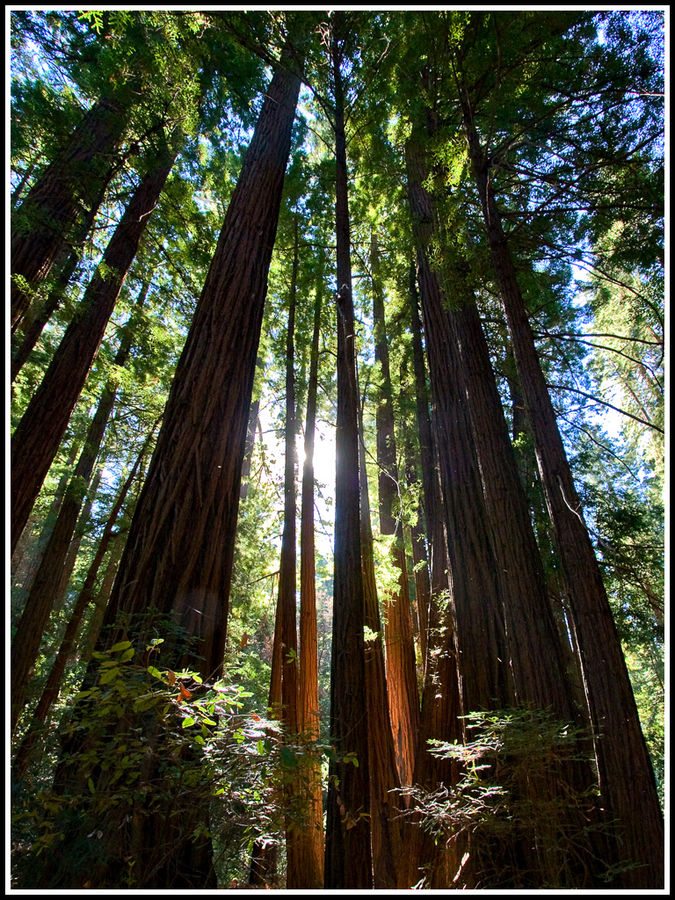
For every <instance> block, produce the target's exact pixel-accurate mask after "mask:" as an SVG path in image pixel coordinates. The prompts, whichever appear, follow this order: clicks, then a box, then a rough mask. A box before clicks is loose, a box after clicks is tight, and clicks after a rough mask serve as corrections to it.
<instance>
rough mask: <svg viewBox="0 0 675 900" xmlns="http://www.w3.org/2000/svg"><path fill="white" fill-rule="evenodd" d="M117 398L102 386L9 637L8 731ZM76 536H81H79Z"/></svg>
mask: <svg viewBox="0 0 675 900" xmlns="http://www.w3.org/2000/svg"><path fill="white" fill-rule="evenodd" d="M148 287H149V283H148V285H147V286H145V287H144V288H143V290H142V291H141V294H140V296H139V298H138V300H137V302H136V307H137V308H139V307H141V306H142V305H143V303H144V301H145V295H146V294H147V290H148ZM132 340H133V324H129V325H127V327H126V328H125V330H124V333H123V335H122V339H121V342H120V346H119V349H118V351H117V353H116V355H115V359H114V364H115V365H116V366H124V365H125V364H126V362H127V359H128V358H129V354H130V352H131V346H132ZM116 396H117V388H116V386H115V382H114V380H110V381H109V382H108V384H107V385H106V387H105V388H104V390H103V394H102V395H101V398H100V400H99V403H98V406H97V408H96V412H95V413H94V416H93V418H92V420H91V422H90V424H89V428H88V429H87V435H86V437H85V439H84V447H83V448H82V452H81V453H80V458H79V459H78V461H77V465H76V466H75V470H74V472H73V477H72V479H71V481H70V484H69V485H68V489H67V490H66V494H65V497H64V500H63V503H62V504H61V508H60V510H59V514H58V517H57V519H56V523H55V525H54V529H53V531H52V533H51V535H50V537H49V541H48V542H47V545H46V547H45V550H44V553H43V555H42V560H41V561H40V566H39V568H38V570H37V572H36V575H35V579H34V581H33V584H32V586H31V589H30V593H29V594H28V598H27V600H26V605H25V606H24V610H23V614H22V616H21V620H20V621H19V623H18V625H17V630H16V633H15V635H14V638H13V640H12V715H11V726H12V730H14V727H15V726H16V723H17V720H18V717H19V715H20V714H21V710H22V708H23V704H24V701H25V698H26V693H27V690H28V683H29V675H30V671H31V670H32V668H33V666H34V665H35V660H36V658H37V655H38V650H39V648H40V642H41V640H42V638H43V635H44V632H45V629H46V627H47V623H48V621H49V616H50V614H51V612H52V609H54V608H55V607H56V606H57V605H58V601H59V599H60V596H61V592H62V591H65V588H66V585H67V580H68V578H69V577H70V572H71V571H72V567H73V565H74V562H75V560H74V559H72V553H71V550H72V547H71V543H72V541H73V537H74V535H75V532H76V525H77V523H78V517H79V516H80V512H81V510H82V506H83V503H84V502H85V498H86V497H87V493H89V503H90V505H91V503H92V502H93V494H94V493H95V490H94V491H92V490H91V489H90V488H91V486H90V481H91V476H92V472H93V471H94V465H95V463H96V459H97V457H98V454H99V452H100V449H101V443H102V441H103V435H104V433H105V430H106V426H107V424H108V420H109V419H110V415H111V413H112V410H113V406H114V404H115V398H116ZM79 537H80V538H81V534H80V535H79ZM78 543H79V542H78ZM76 549H77V548H75V550H76ZM69 557H70V559H69ZM64 581H65V582H66V583H65V584H64Z"/></svg>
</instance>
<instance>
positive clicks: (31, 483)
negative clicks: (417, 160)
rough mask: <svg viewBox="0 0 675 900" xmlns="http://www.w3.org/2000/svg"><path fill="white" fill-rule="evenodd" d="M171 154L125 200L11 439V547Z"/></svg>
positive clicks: (72, 404)
mask: <svg viewBox="0 0 675 900" xmlns="http://www.w3.org/2000/svg"><path fill="white" fill-rule="evenodd" d="M174 158H175V151H173V152H171V151H168V150H166V151H165V153H164V155H163V156H161V158H160V159H156V160H154V161H153V162H154V164H153V165H151V166H150V169H149V171H148V173H147V174H146V175H145V176H144V177H143V178H142V179H141V182H140V184H139V186H138V187H137V188H136V190H135V191H134V194H133V196H132V198H131V200H130V201H129V205H128V206H127V208H126V210H125V212H124V215H123V216H122V219H121V221H120V223H119V225H118V226H117V228H116V229H115V232H114V234H113V236H112V238H111V239H110V243H109V244H108V247H107V248H106V251H105V253H104V254H103V261H102V263H101V265H100V266H99V267H98V269H97V270H96V272H95V273H94V276H93V277H92V280H91V281H90V283H89V285H88V287H87V290H86V291H85V294H84V297H83V298H82V302H81V304H80V307H79V308H78V310H77V312H76V314H75V316H74V318H73V320H72V322H71V323H70V325H69V326H68V328H67V330H66V332H65V334H64V336H63V338H62V340H61V343H60V344H59V347H58V349H57V351H56V353H55V354H54V357H53V359H52V362H51V364H50V366H49V368H48V369H47V372H46V373H45V376H44V378H43V380H42V382H41V384H40V386H39V388H38V389H37V391H36V392H35V395H34V396H33V398H32V400H31V401H30V403H29V404H28V407H27V409H26V411H25V413H24V414H23V417H22V418H21V421H20V422H19V424H18V425H17V427H16V430H15V432H14V434H13V436H12V514H11V526H12V546H14V545H15V543H16V541H17V540H18V538H19V536H20V534H21V531H22V530H23V527H24V525H25V524H26V520H27V518H28V516H29V514H30V511H31V509H32V507H33V504H34V503H35V499H36V497H37V495H38V493H39V491H40V488H41V487H42V483H43V481H44V479H45V477H46V475H47V472H48V471H49V467H50V465H51V463H52V460H53V459H54V456H55V455H56V452H57V450H58V447H59V444H60V442H61V439H62V438H63V435H64V433H65V430H66V428H67V426H68V421H69V419H70V416H71V413H72V411H73V409H74V407H75V403H76V402H77V398H78V397H79V395H80V392H81V390H82V388H83V386H84V383H85V381H86V379H87V375H88V373H89V370H90V368H91V366H92V363H93V362H94V359H95V358H96V354H97V352H98V348H99V346H100V343H101V340H102V339H103V335H104V333H105V329H106V326H107V324H108V321H109V319H110V316H111V314H112V311H113V309H114V308H115V303H116V301H117V298H118V296H119V292H120V290H121V288H122V285H123V283H124V280H125V278H126V275H127V273H128V271H129V267H130V266H131V263H132V262H133V260H134V258H135V256H136V251H137V250H138V245H139V243H140V240H141V237H142V235H143V232H144V231H145V227H146V225H147V223H148V219H149V218H150V215H151V213H152V211H153V209H154V208H155V206H156V204H157V200H158V198H159V195H160V193H161V191H162V188H163V187H164V183H165V181H166V179H167V177H168V175H169V172H170V171H171V169H172V167H173V161H174Z"/></svg>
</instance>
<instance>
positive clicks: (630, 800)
mask: <svg viewBox="0 0 675 900" xmlns="http://www.w3.org/2000/svg"><path fill="white" fill-rule="evenodd" d="M462 112H463V124H464V130H465V136H466V140H467V145H468V150H469V157H470V160H471V164H472V167H473V172H474V177H475V180H476V185H477V188H478V193H479V197H480V200H481V204H482V210H483V218H484V222H485V229H486V234H487V238H488V243H489V246H490V251H491V254H492V261H493V265H494V271H495V277H496V279H497V284H498V286H499V291H500V295H501V299H502V303H503V306H504V311H505V314H506V320H507V324H508V327H509V333H510V336H511V341H512V344H513V351H514V355H515V359H516V364H517V366H518V374H519V378H520V384H521V387H522V391H523V397H524V399H525V404H526V408H527V415H528V419H529V421H530V425H531V428H532V434H533V436H534V440H535V446H536V455H537V466H538V469H539V474H540V477H541V481H542V485H543V487H544V491H545V495H546V502H547V505H548V511H549V515H550V518H551V522H552V524H553V529H554V533H555V539H556V544H557V547H558V552H559V555H560V561H561V565H562V568H563V571H564V574H565V579H566V584H567V591H568V596H569V599H570V607H571V610H572V615H573V619H574V628H575V633H576V637H577V640H578V642H579V650H580V653H581V662H582V669H583V673H584V682H585V686H586V695H587V700H588V706H589V710H590V718H591V725H592V728H593V731H594V733H595V734H596V735H597V739H596V742H595V746H596V759H597V765H598V771H599V779H600V791H601V796H602V800H603V805H604V807H605V810H606V815H607V819H608V821H611V820H616V831H617V854H618V857H619V858H620V859H623V860H629V861H631V862H633V863H636V864H637V867H636V868H634V869H629V870H628V871H626V872H624V873H623V874H622V875H621V876H620V877H619V883H620V884H621V886H622V887H627V888H628V887H632V888H647V887H648V888H658V887H661V886H662V885H663V880H664V868H663V867H664V847H663V839H664V832H663V817H662V814H661V810H660V806H659V802H658V794H657V790H656V783H655V779H654V773H653V770H652V766H651V761H650V759H649V753H648V751H647V747H646V744H645V741H644V737H643V734H642V730H641V727H640V720H639V717H638V712H637V708H636V705H635V699H634V696H633V691H632V688H631V684H630V678H629V675H628V671H627V669H626V663H625V659H624V656H623V652H622V648H621V644H620V641H619V637H618V634H617V631H616V626H615V623H614V619H613V616H612V612H611V608H610V606H609V602H608V600H607V594H606V591H605V588H604V584H603V581H602V577H601V575H600V571H599V568H598V564H597V559H596V557H595V554H594V552H593V546H592V544H591V541H590V538H589V535H588V530H587V527H586V524H585V522H584V519H583V512H582V509H581V504H580V502H579V498H578V496H577V493H576V489H575V486H574V479H573V477H572V473H571V471H570V467H569V463H568V460H567V456H566V453H565V449H564V446H563V443H562V439H561V437H560V432H559V430H558V425H557V421H556V416H555V411H554V409H553V405H552V403H551V400H550V396H549V393H548V390H547V387H546V382H545V378H544V375H543V372H542V370H541V366H540V364H539V359H538V356H537V351H536V346H535V342H534V337H533V334H532V329H531V327H530V323H529V320H528V317H527V311H526V308H525V304H524V301H523V296H522V293H521V290H520V286H519V284H518V278H517V276H516V271H515V267H514V264H513V260H512V258H511V254H510V248H509V244H508V241H507V238H506V236H505V234H504V231H503V229H502V225H501V216H500V212H499V209H498V206H497V201H496V198H495V196H494V191H493V187H492V183H491V181H490V179H489V168H488V164H487V160H486V157H485V153H484V151H483V148H482V146H481V144H480V140H479V137H478V134H477V131H476V128H475V125H474V122H473V115H472V110H471V106H470V103H469V100H468V96H467V94H466V93H465V92H462ZM628 773H630V774H628Z"/></svg>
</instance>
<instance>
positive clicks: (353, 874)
mask: <svg viewBox="0 0 675 900" xmlns="http://www.w3.org/2000/svg"><path fill="white" fill-rule="evenodd" d="M332 21H333V33H332V38H331V61H332V71H333V77H334V85H335V97H334V99H335V158H336V213H335V231H336V241H337V287H338V289H337V295H336V300H337V326H338V329H337V331H338V333H337V394H338V396H337V422H336V426H337V427H336V474H335V551H334V566H335V575H334V586H333V641H332V649H331V713H330V739H331V743H332V745H333V748H334V753H335V756H334V758H333V759H332V760H331V764H330V768H329V786H328V801H327V804H328V806H327V822H326V864H325V887H327V888H371V887H372V866H371V850H370V824H369V819H368V807H369V802H368V800H369V793H370V790H369V752H368V751H369V747H368V720H367V713H366V709H365V705H364V703H363V686H364V683H365V648H364V639H363V626H364V593H363V576H362V572H361V538H360V522H359V518H360V517H359V435H358V409H359V398H358V392H357V384H356V350H355V346H354V307H353V301H352V288H351V260H350V247H349V242H350V239H349V206H348V187H347V184H348V182H347V152H346V140H345V130H344V95H343V86H342V79H341V73H340V62H341V59H340V50H339V46H338V42H339V40H340V38H341V37H342V35H341V34H336V33H335V32H336V30H338V31H339V29H341V28H343V27H344V22H343V15H342V13H339V12H337V13H335V14H334V15H333V16H332ZM354 761H355V762H354Z"/></svg>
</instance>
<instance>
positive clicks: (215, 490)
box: [106, 69, 299, 679]
mask: <svg viewBox="0 0 675 900" xmlns="http://www.w3.org/2000/svg"><path fill="white" fill-rule="evenodd" d="M298 90H299V79H298V77H297V76H296V75H294V74H292V73H291V72H288V71H286V70H284V69H279V70H278V71H277V72H276V73H275V75H274V78H273V79H272V82H271V84H270V86H269V88H268V90H267V97H266V100H265V103H264V104H263V108H262V111H261V113H260V118H259V120H258V124H257V125H256V129H255V133H254V136H253V138H252V141H251V145H250V146H249V148H248V151H247V153H246V156H245V158H244V162H243V165H242V169H241V174H240V176H239V180H238V182H237V186H236V188H235V191H234V193H233V195H232V199H231V201H230V204H229V207H228V210H227V213H226V216H225V222H224V224H223V228H222V231H221V234H220V237H219V239H218V245H217V247H216V251H215V254H214V257H213V260H212V262H211V266H210V268H209V272H208V275H207V277H206V282H205V285H204V288H203V290H202V294H201V297H200V300H199V302H198V304H197V309H196V311H195V315H194V319H193V322H192V325H191V328H190V331H189V334H188V338H187V341H186V344H185V348H184V350H183V353H182V354H181V357H180V360H179V362H178V366H177V368H176V373H175V377H174V380H173V384H172V387H171V392H170V394H169V399H168V401H167V405H166V409H165V413H164V421H163V424H162V428H161V431H160V434H159V437H158V440H157V446H156V448H155V452H154V454H153V458H152V461H151V463H150V470H149V472H148V477H147V479H146V482H145V485H144V487H143V491H142V493H141V496H140V498H139V502H138V506H137V509H136V513H135V515H134V519H133V522H132V524H131V529H130V533H129V540H128V541H127V546H126V548H125V552H124V555H123V557H122V562H121V564H120V571H119V574H118V578H117V581H116V583H115V587H114V588H113V594H112V597H111V602H110V604H109V611H108V614H107V617H106V621H107V622H109V623H112V622H114V620H115V618H116V616H117V613H118V611H124V612H125V613H131V614H133V613H142V612H143V610H144V609H146V608H148V607H152V606H154V607H156V608H157V609H158V610H159V611H160V612H164V613H167V614H173V615H174V616H175V618H176V620H177V622H178V623H179V624H181V625H182V626H183V627H184V628H185V629H186V631H187V633H188V634H190V635H193V636H194V637H195V638H197V644H196V647H195V652H194V656H193V657H192V658H190V659H189V660H186V664H188V665H192V666H195V667H196V668H197V669H198V670H199V672H200V674H201V675H202V677H203V678H204V679H211V678H213V677H218V676H219V674H220V672H221V671H222V662H223V652H224V647H225V635H226V623H227V612H228V598H229V590H230V581H231V570H232V559H233V552H234V534H235V529H236V521H237V511H238V504H239V492H240V476H241V467H242V461H243V454H244V444H245V440H246V425H247V422H248V414H249V408H250V402H251V390H252V385H253V376H254V372H255V364H256V355H257V349H258V342H259V338H260V328H261V323H262V313H263V307H264V302H265V294H266V290H267V275H268V270H269V263H270V259H271V254H272V248H273V245H274V238H275V234H276V226H277V219H278V214H279V207H280V203H281V190H282V186H283V180H284V174H285V169H286V163H287V160H288V154H289V150H290V135H291V127H292V124H293V118H294V114H295V105H296V102H297V95H298ZM242 297H246V298H247V300H246V303H243V302H242V299H241V298H242ZM140 637H141V636H140V635H139V639H140ZM111 639H113V640H117V638H112V637H111Z"/></svg>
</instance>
